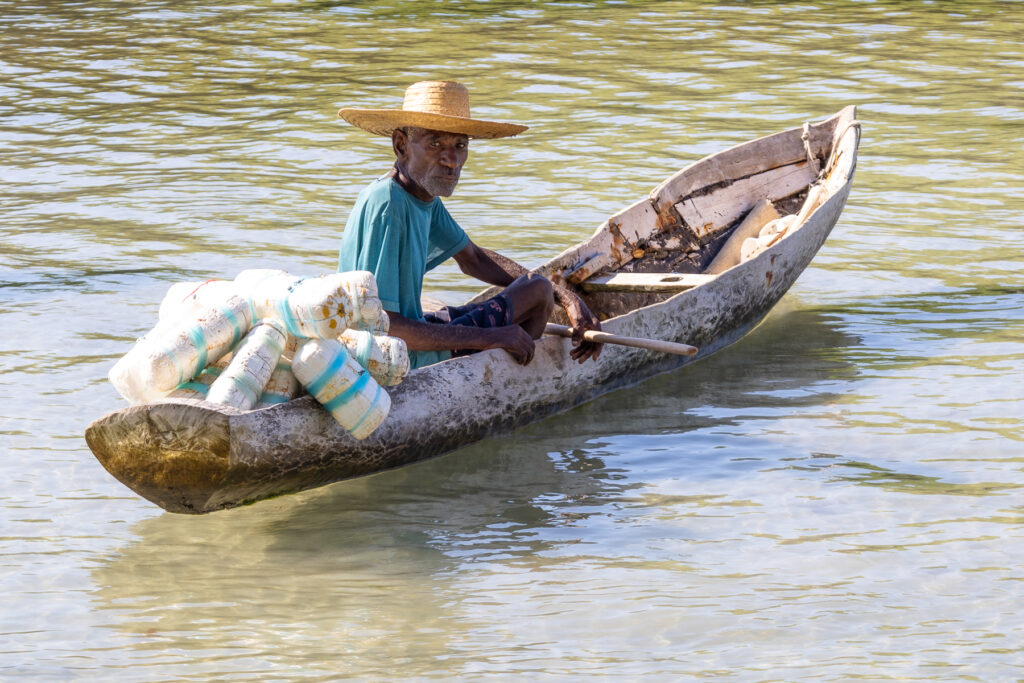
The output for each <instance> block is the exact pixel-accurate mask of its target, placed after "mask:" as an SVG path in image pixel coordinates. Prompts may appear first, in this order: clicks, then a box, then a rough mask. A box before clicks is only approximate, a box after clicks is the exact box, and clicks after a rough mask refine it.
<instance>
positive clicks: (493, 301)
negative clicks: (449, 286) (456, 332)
mask: <svg viewBox="0 0 1024 683" xmlns="http://www.w3.org/2000/svg"><path fill="white" fill-rule="evenodd" d="M423 319H424V320H426V321H427V322H428V323H434V324H437V325H462V326H464V327H505V326H507V325H511V324H512V321H513V320H514V319H515V315H514V312H513V311H512V302H511V301H509V299H508V296H507V295H505V294H504V293H501V294H499V295H497V296H495V297H492V298H490V299H488V300H487V301H483V302H481V303H478V304H466V305H464V306H445V307H444V308H442V309H441V310H439V311H431V312H429V313H424V314H423ZM471 353H475V351H473V350H468V349H467V350H462V351H453V352H452V355H453V356H468V355H469V354H471Z"/></svg>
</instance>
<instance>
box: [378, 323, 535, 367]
mask: <svg viewBox="0 0 1024 683" xmlns="http://www.w3.org/2000/svg"><path fill="white" fill-rule="evenodd" d="M387 314H388V319H389V322H390V330H389V331H388V334H390V335H391V336H393V337H398V338H400V339H402V340H403V341H404V342H405V345H406V346H407V347H408V348H409V349H410V350H412V351H448V350H451V349H477V350H481V351H483V350H485V349H505V350H506V351H508V352H509V353H510V354H512V357H513V358H515V359H516V362H517V363H519V364H521V365H526V364H528V363H529V362H530V361H531V360H532V359H533V350H534V342H533V339H532V338H531V337H530V335H529V334H527V333H526V330H524V329H523V328H522V327H520V326H519V325H508V326H506V327H469V326H463V325H436V324H433V323H428V322H424V321H419V320H410V319H409V318H406V317H405V316H404V315H401V314H400V313H395V312H394V311H387Z"/></svg>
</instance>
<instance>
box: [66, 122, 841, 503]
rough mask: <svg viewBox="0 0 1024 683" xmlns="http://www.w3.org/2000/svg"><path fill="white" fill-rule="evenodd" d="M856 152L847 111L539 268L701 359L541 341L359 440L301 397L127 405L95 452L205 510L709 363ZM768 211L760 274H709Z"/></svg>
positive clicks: (106, 426)
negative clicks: (237, 405) (264, 403)
mask: <svg viewBox="0 0 1024 683" xmlns="http://www.w3.org/2000/svg"><path fill="white" fill-rule="evenodd" d="M859 141H860V124H859V122H857V121H856V110H855V108H854V107H847V108H845V109H843V110H842V111H840V112H839V113H837V114H835V115H834V116H832V117H830V118H828V119H826V120H825V121H822V122H820V123H816V124H810V123H808V124H804V125H803V126H802V127H799V128H793V129H791V130H786V131H783V132H781V133H776V134H774V135H769V136H767V137H763V138H759V139H756V140H753V141H751V142H747V143H744V144H741V145H738V146H736V147H732V148H730V149H727V150H725V151H722V152H719V153H717V154H714V155H712V156H709V157H706V158H704V159H702V160H700V161H698V162H696V163H694V164H692V165H690V166H687V167H686V168H684V169H682V170H680V171H679V172H677V173H675V174H674V175H672V176H671V177H669V178H668V179H667V180H665V181H664V182H662V183H661V184H660V185H658V186H657V187H656V188H655V189H654V190H653V191H652V192H651V193H650V195H649V196H647V197H645V198H643V199H641V200H640V201H639V202H637V203H635V204H633V205H632V206H629V207H628V208H626V209H624V210H623V211H621V212H619V213H617V214H615V215H614V216H612V217H610V218H609V219H608V220H607V221H605V222H604V223H603V224H602V225H601V226H600V227H599V228H598V229H597V231H596V232H595V233H594V234H593V236H592V237H590V238H589V239H588V240H586V241H584V242H582V243H580V244H578V245H576V246H574V247H572V248H570V249H568V250H566V251H565V252H563V253H562V254H560V255H558V256H557V257H555V258H554V259H552V260H551V261H549V262H548V263H547V264H545V265H543V266H541V267H540V268H538V269H537V271H538V272H540V273H542V274H544V275H546V276H547V277H549V278H551V279H552V280H554V281H556V282H559V283H562V284H565V285H566V286H569V287H572V288H574V289H575V290H576V291H578V292H580V294H581V296H583V297H584V299H585V300H586V301H587V303H588V305H589V306H590V308H591V309H592V310H593V311H595V312H596V313H597V314H598V315H599V316H601V317H602V318H603V319H604V321H603V323H602V325H603V327H604V329H605V330H606V331H608V332H612V333H615V334H620V335H626V336H633V337H648V338H654V339H665V340H670V341H677V342H683V343H686V344H692V345H694V346H697V347H699V349H700V352H699V353H698V354H697V355H696V356H691V357H686V356H673V355H666V354H659V353H655V352H652V351H646V350H641V349H636V348H629V347H623V346H610V345H606V346H605V347H604V350H603V352H602V354H601V357H600V359H599V360H598V361H597V362H587V363H584V364H582V365H580V364H577V363H574V362H572V361H571V359H570V358H569V353H568V352H569V349H570V342H569V340H567V339H564V338H562V337H555V336H546V337H543V338H542V339H540V340H538V343H537V349H536V353H535V356H534V359H533V362H532V363H531V364H530V365H529V366H526V367H522V366H520V365H517V364H516V363H515V362H513V360H512V359H511V357H510V356H509V355H508V354H507V353H505V352H504V351H501V350H491V351H484V352H481V353H478V354H474V355H472V356H468V357H464V358H457V359H452V360H450V361H447V362H444V363H439V364H437V365H433V366H429V367H426V368H421V369H419V370H415V371H413V372H411V373H409V375H408V377H407V378H406V379H405V381H404V382H402V383H401V384H400V385H399V386H397V387H393V388H390V389H388V391H389V393H390V395H391V412H390V414H389V416H388V418H387V419H386V420H385V422H384V423H383V425H382V426H381V427H380V428H379V429H378V430H377V431H376V432H374V433H373V434H371V435H370V436H369V437H368V438H366V439H365V440H363V441H357V440H356V439H354V438H353V437H352V436H350V435H349V434H348V432H346V431H345V430H344V429H343V428H342V427H341V426H339V425H338V424H337V423H336V422H335V421H334V420H333V418H331V416H330V415H329V414H328V413H327V412H326V411H325V410H324V409H323V408H322V407H321V406H320V405H319V404H318V403H317V402H316V401H315V400H314V399H313V398H311V397H309V396H303V397H300V398H298V399H295V400H293V401H290V402H288V403H284V404H280V405H277V406H273V407H270V408H265V409H262V410H253V411H247V412H242V411H238V410H234V409H232V408H229V407H223V406H216V405H213V404H210V403H206V402H202V401H196V400H188V399H168V400H163V401H157V402H154V403H148V404H144V405H138V406H132V407H128V408H124V409H122V410H118V411H116V412H113V413H110V414H108V415H106V416H105V417H102V418H100V419H99V420H96V421H95V422H93V423H92V424H91V425H90V426H89V427H88V429H87V430H86V441H87V442H88V444H89V447H90V448H91V449H92V452H93V453H94V454H95V456H96V458H97V459H98V460H99V461H100V462H101V463H102V464H103V466H104V467H105V468H106V469H107V470H108V471H109V472H110V473H111V474H112V475H113V476H114V477H116V478H117V479H118V480H120V481H121V482H122V483H124V484H125V485H126V486H128V487H129V488H131V489H132V490H133V491H135V492H136V493H138V494H139V495H141V496H143V497H144V498H146V499H148V500H150V501H152V502H154V503H156V504H157V505H159V506H161V507H163V508H164V509H166V510H169V511H171V512H180V513H193V514H198V513H206V512H211V511H214V510H220V509H224V508H231V507H235V506H238V505H244V504H248V503H252V502H255V501H258V500H262V499H266V498H271V497H275V496H279V495H283V494H288V493H294V492H297V491H302V490H304V489H309V488H313V487H317V486H323V485H325V484H330V483H332V482H336V481H340V480H343V479H348V478H352V477H358V476H362V475H367V474H372V473H375V472H380V471H382V470H386V469H390V468H395V467H400V466H402V465H407V464H410V463H414V462H417V461H420V460H424V459H427V458H431V457H434V456H437V455H441V454H443V453H447V452H450V451H452V450H455V449H457V448H459V447H461V446H465V445H467V444H470V443H473V442H475V441H479V440H480V439H483V438H486V437H489V436H493V435H497V434H501V433H507V432H510V431H512V430H514V429H516V428H517V427H521V426H523V425H525V424H528V423H530V422H534V421H537V420H540V419H542V418H545V417H548V416H550V415H553V414H556V413H559V412H562V411H565V410H568V409H570V408H572V407H574V406H577V405H579V404H581V403H584V402H585V401H588V400H590V399H593V398H595V397H597V396H600V395H602V394H605V393H607V392H610V391H613V390H615V389H618V388H621V387H624V386H629V385H633V384H636V383H638V382H640V381H642V380H644V379H646V378H648V377H651V376H653V375H656V374H659V373H663V372H667V371H670V370H674V369H676V368H679V367H681V366H682V365H685V364H687V363H692V362H696V361H699V360H700V359H701V358H703V357H706V356H708V355H710V354H712V353H715V352H716V351H718V350H720V349H722V348H724V347H726V346H728V345H729V344H732V343H733V342H735V341H736V340H738V339H740V338H741V337H742V336H743V335H745V334H746V333H747V332H749V331H750V330H751V329H753V328H754V326H755V325H757V323H758V322H760V321H761V320H762V319H763V318H764V316H765V315H766V314H767V313H768V312H769V311H770V310H771V309H772V307H773V306H774V305H775V303H776V302H777V301H778V300H779V299H780V298H781V297H782V296H783V295H784V294H785V293H786V291H787V290H788V289H789V287H790V286H791V285H792V284H793V282H794V281H795V280H796V278H797V277H798V276H799V275H800V273H801V272H803V270H804V269H805V268H806V267H807V265H808V263H810V261H811V259H812V258H813V257H814V255H815V254H816V253H817V251H818V250H819V248H820V247H821V245H822V244H823V243H824V242H825V239H826V238H827V237H828V235H829V232H830V231H831V230H832V228H833V226H834V225H835V224H836V221H837V220H838V218H839V215H840V212H841V211H842V209H843V206H844V205H845V204H846V200H847V197H848V196H849V193H850V187H851V183H852V180H853V174H854V169H855V168H856V161H857V147H858V144H859ZM818 187H820V188H821V189H820V190H818V189H817V188H818ZM809 195H810V196H811V197H813V198H815V199H817V200H818V202H817V205H816V207H811V206H810V205H809V204H807V203H806V202H807V198H808V196H809ZM765 198H767V199H769V200H771V201H773V202H774V204H775V206H776V207H777V208H778V209H779V211H780V213H782V214H800V215H801V217H802V219H803V220H802V222H800V223H799V224H798V225H796V226H795V227H792V228H790V229H789V230H788V231H787V232H786V234H785V236H784V237H782V238H781V239H779V240H778V241H777V242H776V243H775V244H773V245H772V246H770V247H769V248H768V249H767V250H765V251H763V252H762V253H760V254H759V255H757V256H755V257H753V258H751V259H750V260H747V261H745V262H743V263H740V264H738V265H735V266H733V267H731V268H728V269H727V270H724V272H721V273H719V274H716V275H712V274H708V273H706V272H702V271H704V270H705V268H706V267H707V265H708V264H709V263H710V262H711V261H712V259H713V257H714V256H715V254H716V252H717V251H718V250H719V249H720V248H721V246H722V244H723V243H725V242H727V240H728V238H729V235H730V231H732V230H734V229H735V228H736V226H737V225H738V224H739V223H740V222H741V220H742V219H743V217H744V216H745V215H746V214H747V213H748V212H750V210H751V209H752V208H753V207H754V206H755V204H756V203H757V202H758V201H759V200H762V199H765ZM812 208H813V210H810V209H812ZM487 295H488V293H487V292H482V293H481V294H479V295H478V296H477V297H476V298H477V299H481V298H483V297H485V296H487ZM555 322H563V323H564V322H565V321H564V320H561V321H558V320H556V321H555Z"/></svg>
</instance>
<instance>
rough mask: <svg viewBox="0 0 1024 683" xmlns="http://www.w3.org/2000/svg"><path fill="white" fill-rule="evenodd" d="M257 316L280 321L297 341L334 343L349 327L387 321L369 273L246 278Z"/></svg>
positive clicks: (355, 272)
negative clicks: (317, 340) (249, 284)
mask: <svg viewBox="0 0 1024 683" xmlns="http://www.w3.org/2000/svg"><path fill="white" fill-rule="evenodd" d="M236 282H237V279H236ZM248 283H252V285H253V288H252V290H251V291H250V292H248V293H249V295H250V296H251V298H252V302H253V307H254V310H255V313H256V316H257V317H259V318H272V317H273V318H277V319H279V320H281V322H283V323H284V325H285V329H286V330H287V331H288V332H289V334H292V335H294V336H296V337H303V338H319V339H333V338H337V336H338V335H339V334H341V332H342V331H344V330H345V329H347V328H350V327H360V328H361V327H372V326H373V325H374V324H375V323H377V321H379V320H380V318H381V317H382V316H384V317H385V318H386V317H387V316H386V315H385V314H384V312H383V309H382V308H381V305H380V299H378V298H377V283H376V281H375V280H374V279H373V275H372V274H371V273H369V272H367V271H351V272H347V273H332V274H330V275H321V276H318V277H309V278H302V277H296V276H294V275H287V274H284V275H268V276H266V277H263V278H261V279H257V278H255V277H251V278H250V277H247V278H243V280H242V283H241V284H242V285H246V284H248Z"/></svg>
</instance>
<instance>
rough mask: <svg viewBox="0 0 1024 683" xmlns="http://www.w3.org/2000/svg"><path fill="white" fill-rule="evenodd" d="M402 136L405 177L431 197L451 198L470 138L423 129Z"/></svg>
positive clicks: (411, 130)
mask: <svg viewBox="0 0 1024 683" xmlns="http://www.w3.org/2000/svg"><path fill="white" fill-rule="evenodd" d="M403 133H405V132H404V131H403ZM404 137H405V145H404V150H403V151H404V154H402V153H401V152H400V154H399V158H400V161H402V167H403V170H404V171H405V174H406V175H407V176H408V177H409V179H410V180H412V181H413V182H414V183H416V184H417V185H419V186H420V187H421V188H422V189H423V190H424V191H425V192H426V193H427V194H429V195H430V196H431V197H450V196H451V194H452V193H453V192H454V191H455V186H456V185H457V184H458V182H459V176H460V175H461V173H462V166H463V164H465V163H466V159H467V158H468V157H469V137H468V136H466V135H458V134H456V133H443V132H441V131H436V130H424V129H422V128H410V129H408V131H407V134H405V135H404ZM396 151H398V150H396Z"/></svg>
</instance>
